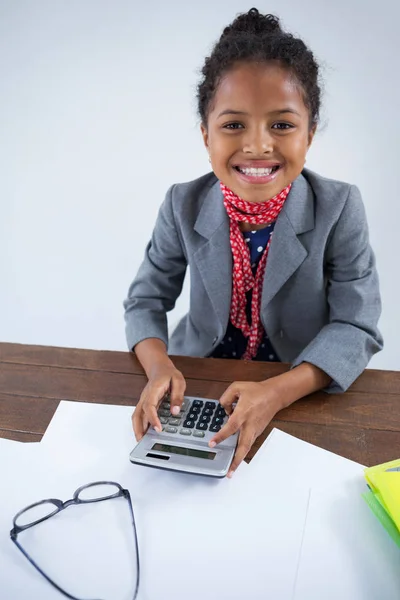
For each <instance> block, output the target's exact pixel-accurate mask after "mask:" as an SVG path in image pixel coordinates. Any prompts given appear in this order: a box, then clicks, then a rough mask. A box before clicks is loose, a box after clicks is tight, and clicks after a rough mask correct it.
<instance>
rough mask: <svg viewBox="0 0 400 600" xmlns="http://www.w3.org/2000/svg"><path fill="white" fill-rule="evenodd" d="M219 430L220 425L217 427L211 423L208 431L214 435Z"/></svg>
mask: <svg viewBox="0 0 400 600" xmlns="http://www.w3.org/2000/svg"><path fill="white" fill-rule="evenodd" d="M220 429H221V425H218V424H217V423H214V424H213V423H211V425H210V429H209V431H212V432H213V433H216V432H217V431H219V430H220Z"/></svg>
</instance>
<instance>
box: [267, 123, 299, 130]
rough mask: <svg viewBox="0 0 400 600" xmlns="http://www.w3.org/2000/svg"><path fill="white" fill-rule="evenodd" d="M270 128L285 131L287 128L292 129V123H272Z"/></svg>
mask: <svg viewBox="0 0 400 600" xmlns="http://www.w3.org/2000/svg"><path fill="white" fill-rule="evenodd" d="M272 128H273V129H278V130H279V131H286V130H288V129H293V128H294V125H290V123H274V124H273V125H272Z"/></svg>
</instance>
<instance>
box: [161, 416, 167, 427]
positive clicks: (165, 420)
mask: <svg viewBox="0 0 400 600" xmlns="http://www.w3.org/2000/svg"><path fill="white" fill-rule="evenodd" d="M160 423H161V425H165V424H166V423H168V418H167V417H160Z"/></svg>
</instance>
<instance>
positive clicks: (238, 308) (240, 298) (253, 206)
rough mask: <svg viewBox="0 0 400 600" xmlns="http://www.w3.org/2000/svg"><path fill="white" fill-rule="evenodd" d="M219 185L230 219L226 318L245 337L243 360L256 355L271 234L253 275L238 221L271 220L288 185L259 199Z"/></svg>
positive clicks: (278, 210) (280, 203)
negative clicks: (249, 198) (229, 283)
mask: <svg viewBox="0 0 400 600" xmlns="http://www.w3.org/2000/svg"><path fill="white" fill-rule="evenodd" d="M220 185H221V190H222V193H223V196H224V205H225V208H226V212H227V213H228V216H229V219H230V238H231V248H232V255H233V275H232V303H231V313H230V318H231V321H232V324H233V325H234V326H235V327H237V328H238V329H241V330H242V332H243V335H244V336H245V337H246V338H248V342H247V348H246V352H245V353H244V354H243V356H242V358H243V359H244V360H251V359H252V358H254V357H255V356H256V354H257V350H258V347H259V345H260V343H261V340H262V338H263V335H264V330H263V326H262V323H261V320H260V308H261V293H262V286H263V281H264V273H265V266H266V264H267V257H268V251H269V247H270V244H271V239H272V234H271V237H270V238H269V241H268V244H267V247H266V248H265V250H264V252H263V254H262V256H261V258H260V261H259V263H258V267H257V271H256V274H255V276H254V275H253V272H252V270H251V263H250V250H249V248H248V246H247V244H246V242H245V241H244V238H243V234H242V232H241V231H240V229H239V223H254V224H256V225H258V224H261V223H266V224H270V223H273V222H274V221H275V220H276V218H277V217H278V215H279V213H280V212H281V210H282V207H283V204H284V202H285V200H286V198H287V195H288V194H289V192H290V188H291V185H288V187H287V188H285V189H284V190H282V191H281V192H280V193H279V194H278V195H277V196H274V197H273V198H271V200H267V201H266V202H260V203H257V202H247V201H246V200H242V199H241V198H239V196H237V195H236V194H234V193H233V192H232V191H231V190H230V189H229V188H227V187H226V186H225V185H224V184H223V183H222V182H221V183H220ZM251 289H252V290H253V295H252V300H251V325H249V323H248V322H247V316H246V302H247V301H246V292H249V291H250V290H251Z"/></svg>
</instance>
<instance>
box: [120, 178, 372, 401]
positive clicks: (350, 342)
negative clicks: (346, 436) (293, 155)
mask: <svg viewBox="0 0 400 600" xmlns="http://www.w3.org/2000/svg"><path fill="white" fill-rule="evenodd" d="M188 266H189V270H190V282H191V286H190V308H189V312H188V313H187V315H186V316H184V317H183V318H182V319H181V321H180V322H179V324H178V326H177V328H176V329H175V331H174V332H173V334H172V336H171V339H170V340H169V343H168V330H167V318H166V313H167V312H168V311H170V310H171V309H173V308H174V305H175V301H176V299H177V298H178V296H179V294H180V292H181V290H182V285H183V280H184V277H185V272H186V269H187V267H188ZM231 288H232V253H231V247H230V240H229V218H228V216H227V214H226V211H225V207H224V205H223V200H222V193H221V190H220V186H219V181H218V180H217V178H216V177H215V175H214V173H209V174H207V175H205V176H203V177H200V178H199V179H196V180H194V181H191V182H189V183H182V184H177V185H173V186H172V187H171V188H170V189H169V190H168V192H167V195H166V198H165V201H164V202H163V204H162V206H161V208H160V211H159V214H158V218H157V221H156V225H155V228H154V231H153V235H152V238H151V241H150V242H149V244H148V246H147V248H146V252H145V258H144V261H143V263H142V265H141V266H140V268H139V271H138V273H137V275H136V278H135V280H134V281H133V283H132V284H131V286H130V288H129V292H128V297H127V299H126V300H125V302H124V307H125V322H126V336H127V341H128V346H129V349H133V348H134V346H135V345H136V344H137V343H138V342H140V341H142V340H144V339H146V338H150V337H155V338H160V339H162V340H163V341H164V342H165V344H166V345H167V347H168V352H169V353H170V354H179V355H185V356H209V355H210V354H211V353H212V351H213V349H214V348H215V347H216V346H217V345H218V344H219V343H220V342H221V340H222V339H223V337H224V334H225V331H226V328H227V325H228V319H229V312H230V305H231ZM380 313H381V301H380V295H379V283H378V276H377V272H376V268H375V258H374V254H373V251H372V250H371V247H370V245H369V240H368V226H367V221H366V215H365V210H364V206H363V203H362V200H361V196H360V192H359V190H358V189H357V188H356V187H355V186H353V185H349V184H347V183H342V182H340V181H334V180H331V179H326V178H324V177H321V176H319V175H317V174H316V173H313V172H312V171H309V170H308V169H304V170H303V172H302V174H301V175H300V176H299V177H298V178H297V179H296V180H295V181H294V182H293V185H292V189H291V191H290V193H289V196H288V198H287V200H286V202H285V204H284V207H283V210H282V211H281V213H280V215H279V217H278V219H277V222H276V224H275V230H274V233H273V239H272V243H271V247H270V251H269V255H268V261H267V266H266V272H265V278H264V284H263V292H262V302H261V321H262V324H263V326H264V329H265V331H266V333H267V334H268V336H269V338H270V340H271V343H272V345H273V347H274V348H275V351H276V353H277V355H278V356H279V358H280V359H281V361H283V362H289V363H292V366H297V365H299V364H300V363H301V362H304V361H306V362H309V363H312V364H314V365H316V366H318V367H319V368H321V369H322V370H323V371H325V372H326V373H327V374H328V375H330V377H331V378H332V379H333V383H332V385H331V386H330V388H329V389H328V391H331V392H340V391H343V390H346V389H347V388H348V387H349V385H351V383H352V382H353V381H354V380H355V379H356V378H357V377H358V376H359V375H360V373H361V372H362V371H363V370H364V368H365V367H366V366H367V364H368V362H369V360H370V359H371V357H372V356H373V354H375V353H376V352H378V351H379V350H381V349H382V346H383V341H382V337H381V334H380V332H379V331H378V329H377V322H378V319H379V316H380Z"/></svg>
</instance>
